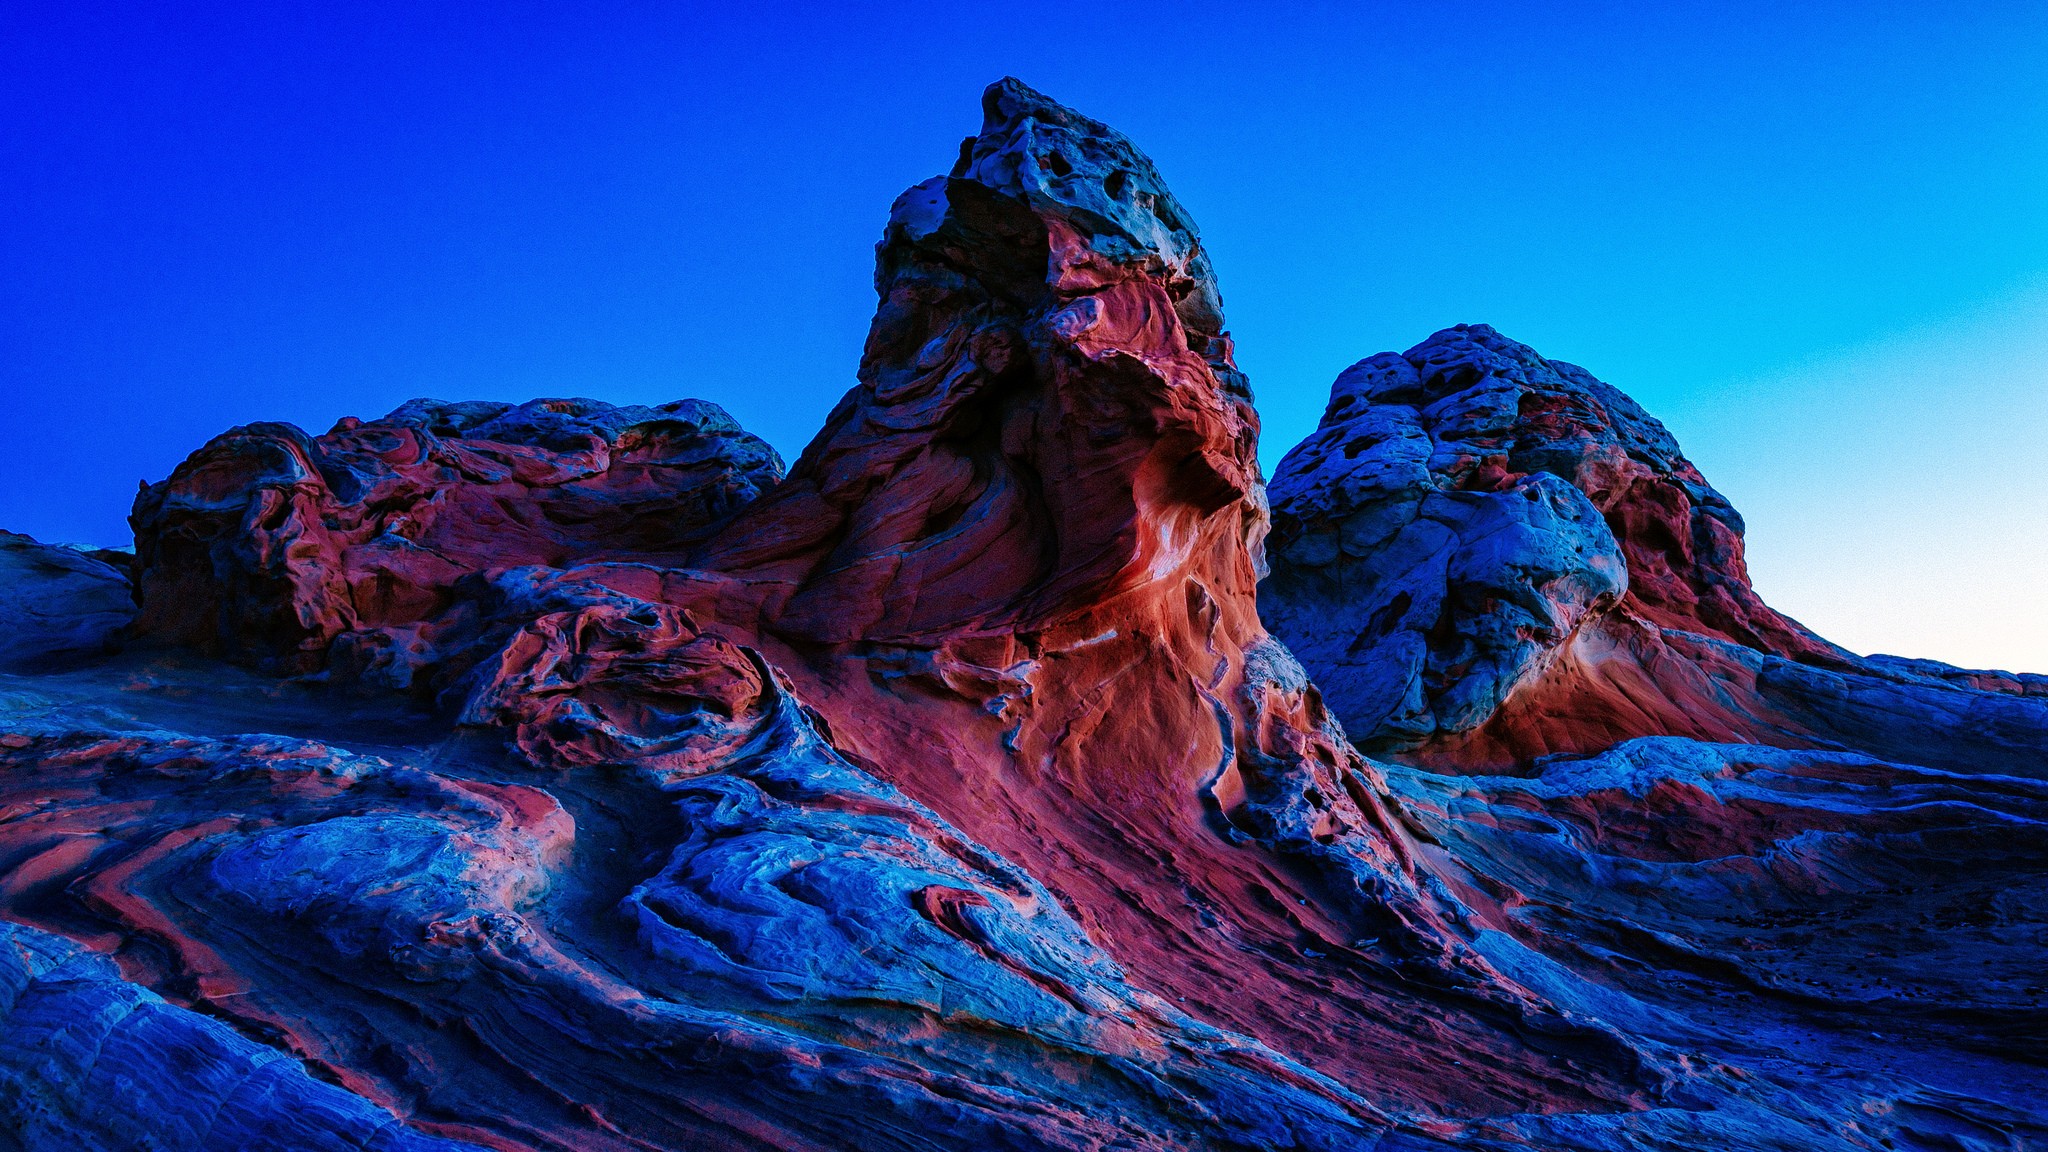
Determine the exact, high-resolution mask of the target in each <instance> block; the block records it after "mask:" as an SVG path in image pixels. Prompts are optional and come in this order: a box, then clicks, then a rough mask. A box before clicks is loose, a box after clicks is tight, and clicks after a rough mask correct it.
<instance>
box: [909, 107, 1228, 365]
mask: <svg viewBox="0 0 2048 1152" xmlns="http://www.w3.org/2000/svg"><path fill="white" fill-rule="evenodd" d="M981 107H982V126H981V132H980V134H979V135H976V136H970V137H968V138H967V139H966V140H964V141H962V142H961V145H960V159H959V162H958V163H956V164H955V165H954V166H953V171H952V172H951V174H950V176H949V177H948V179H951V180H971V181H974V182H975V183H978V184H981V185H983V186H985V187H987V188H989V189H991V190H993V191H996V192H1000V193H1003V194H1005V195H1009V196H1015V197H1018V198H1020V199H1023V200H1024V201H1026V202H1027V203H1029V204H1030V205H1031V207H1032V208H1033V209H1035V210H1036V211H1038V212H1040V213H1042V214H1044V215H1046V216H1049V217H1053V218H1056V219H1058V220H1061V221H1064V222H1066V223H1067V224H1069V225H1070V226H1071V227H1072V228H1073V229H1074V230H1075V231H1076V232H1077V233H1078V234H1079V236H1080V237H1081V238H1082V239H1083V241H1084V242H1085V248H1084V249H1081V250H1072V249H1068V250H1062V248H1061V246H1060V245H1058V244H1055V246H1054V265H1053V267H1052V268H1050V269H1049V274H1050V275H1051V276H1052V277H1053V279H1055V280H1056V281H1057V280H1061V279H1067V280H1079V281H1086V280H1087V279H1089V278H1090V275H1091V272H1090V269H1089V265H1091V264H1096V263H1097V262H1106V263H1108V264H1112V265H1126V266H1136V267H1138V268H1141V269H1143V270H1144V272H1145V273H1146V274H1147V275H1150V276H1154V277H1158V278H1160V279H1162V280H1164V281H1165V282H1166V284H1167V286H1168V290H1169V292H1170V293H1171V294H1172V295H1173V297H1174V299H1175V302H1176V308H1177V310H1178V311H1179V312H1180V314H1181V320H1182V322H1183V323H1185V324H1187V325H1188V327H1189V328H1190V329H1193V330H1199V331H1200V332H1201V333H1202V334H1204V335H1208V336H1213V335H1216V334H1219V333H1221V332H1222V330H1223V300H1222V297H1221V295H1220V294H1219V293H1218V291H1217V287H1216V277H1215V273H1214V272H1213V271H1212V270H1211V269H1210V266H1209V258H1208V255H1207V254H1206V253H1205V252H1204V251H1203V249H1202V240H1201V236H1200V235H1199V234H1198V233H1197V232H1196V230H1195V224H1194V218H1193V216H1192V215H1191V214H1190V213H1189V212H1188V210H1187V209H1186V208H1184V207H1182V206H1181V203H1180V201H1179V200H1177V199H1175V198H1174V195H1173V193H1172V192H1170V191H1168V190H1167V187H1166V181H1165V179H1164V178H1162V177H1161V176H1160V175H1159V170H1158V169H1157V168H1156V167H1154V166H1153V164H1152V161H1151V159H1150V158H1148V157H1147V156H1146V155H1145V154H1144V153H1143V152H1141V151H1139V150H1138V147H1137V145H1135V144H1133V143H1131V141H1130V140H1129V139H1128V138H1127V137H1125V136H1124V134H1123V133H1121V132H1118V131H1117V130H1116V129H1114V128H1111V127H1110V126H1109V125H1107V124H1104V123H1102V122H1101V121H1099V120H1094V119H1091V118H1089V117H1087V116H1083V115H1082V114H1081V113H1079V112H1076V111H1074V110H1073V109H1071V108H1068V107H1067V106H1065V105H1063V104H1061V103H1059V102H1058V101H1056V100H1054V99H1052V98H1051V97H1049V96H1047V95H1045V94H1044V93H1042V92H1039V91H1037V90H1036V89H1034V88H1032V87H1031V86H1029V85H1027V84H1025V83H1024V82H1023V81H1021V80H1018V79H1015V78H1014V77H1005V78H1004V79H1002V80H999V81H997V82H996V83H994V84H991V85H989V86H988V89H987V90H986V91H985V92H983V93H982V98H981ZM934 183H937V182H935V181H934V182H927V183H926V184H924V185H920V186H919V188H917V189H913V190H912V191H911V192H910V193H906V194H905V197H904V200H903V201H899V210H900V209H901V208H902V207H903V206H904V205H906V204H907V205H910V206H912V209H913V210H915V206H916V205H919V204H925V203H929V202H930V193H929V189H930V188H931V186H932V184H934ZM920 190H925V191H924V194H923V195H919V193H920ZM1102 274H1103V273H1102V271H1101V270H1100V269H1097V270H1095V271H1094V272H1093V275H1095V276H1101V275H1102Z"/></svg>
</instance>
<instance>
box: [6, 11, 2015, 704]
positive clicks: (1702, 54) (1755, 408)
mask: <svg viewBox="0 0 2048 1152" xmlns="http://www.w3.org/2000/svg"><path fill="white" fill-rule="evenodd" d="M1248 10H1249V9H1237V8H1233V7H1230V6H1223V5H1205V4H1180V5H1173V6H1166V5H1136V4H1117V3H1109V2H1102V3H1094V4H1086V5H1083V4H1066V3H1043V4H1034V5H1031V6H1029V7H1023V6H996V5H967V4H946V5H939V4H902V5H887V6H884V5H860V4H850V5H844V6H838V7H835V8H834V9H833V10H832V11H831V12H829V13H819V12H814V11H810V10H808V9H807V8H804V7H801V6H783V7H778V6H775V5H756V6H751V7H750V8H749V9H748V11H747V12H744V13H742V12H739V11H738V10H737V8H736V7H735V6H711V5H698V4H657V3H645V2H623V0H620V2H609V3H591V4H585V5H579V6H576V7H575V9H574V11H570V10H569V9H567V8H564V7H556V6H547V5H541V4H538V3H500V4H492V5H484V4H480V3H469V4H456V3H416V4H409V5H399V4H395V3H358V4H348V5H343V4H339V3H290V4H263V5H258V4H254V3H247V4H232V5H230V4H208V3H199V4H186V5H170V4H95V3H90V2H82V3H62V4H60V3H54V2H44V0H24V2H20V3H15V4H10V5H7V6H5V7H4V8H0V268H4V269H5V270H6V272H5V275H0V395H4V396H5V398H6V400H7V412H8V419H7V420H5V421H0V527H5V528H10V529H14V530H18V531H26V532H29V533H31V534H34V535H36V536H39V537H42V538H46V539H57V540H77V541H90V542H96V543H117V542H120V541H121V540H122V539H123V538H124V536H125V524H124V517H125V515H126V512H127V509H128V505H129V502H130V501H131V500H132V498H133V494H134V491H135V486H136V484H137V482H138V481H139V480H144V479H149V480H154V479H158V478H161V477H162V476H163V475H165V474H166V473H167V472H168V471H169V470H170V468H171V467H173V466H174V465H175V464H176V463H177V461H178V460H179V459H181V458H182V457H183V456H184V455H185V454H186V453H187V452H189V451H191V450H192V449H193V448H196V447H197V446H198V445H199V444H200V443H202V442H204V441H205V440H206V439H207V438H208V437H209V436H211V435H213V434H215V433H217V432H219V431H222V430H223V429H225V428H227V427H229V426H231V425H234V424H239V423H246V422H249V421H253V420H259V419H282V420H290V421H293V422H296V423H299V424H301V425H304V426H306V427H308V428H310V429H313V430H316V431H318V430H322V429H325V428H326V427H327V426H329V425H330V424H331V423H332V422H333V421H334V420H335V419H336V418H338V417H340V416H344V415H358V416H372V415H377V414H380V413H382V412H385V411H388V410H389V409H391V408H393V407H395V406H396V405H398V404H399V403H401V402H402V401H404V400H406V399H408V398H410V397H413V396H418V395H433V396H440V397H442V398H446V399H457V398H465V399H466V398H496V399H508V400H520V399H527V398H530V397H533V396H539V395H587V396H593V397H597V398H600V399H606V400H611V401H614V402H619V403H635V402H659V401H664V400H669V399H674V398H677V397H680V396H698V397H702V398H704V399H708V400H712V401H715V402H718V403H720V404H723V405H724V406H726V407H727V408H728V409H730V410H731V411H732V412H733V413H734V415H735V416H737V417H738V418H739V419H740V420H741V421H742V423H744V424H746V425H747V426H748V427H749V428H751V429H753V430H754V431H756V432H758V433H760V434H761V435H763V436H765V437H766V438H767V439H768V440H769V441H770V442H772V443H774V444H775V445H776V446H777V448H779V449H781V450H782V451H783V453H784V454H785V455H786V456H789V457H792V458H793V457H794V456H795V454H796V453H797V452H798V451H799V450H800V449H801V448H802V446H803V445H804V443H805V442H806V441H807V440H808V439H809V437H810V435H811V433H812V432H813V431H815V429H816V427H817V425H818V424H819V423H820V422H821V421H822V420H823V418H824V416H825V414H826V412H827V411H829V410H830V408H831V406H832V404H833V402H834V401H835V400H836V399H837V398H838V396H839V395H840V394H841V393H842V392H843V391H844V390H845V389H846V388H847V387H848V386H850V385H851V383H852V382H853V373H854V368H855V364H856V361H857V359H858V356H859V350H860V345H861V341H862V338H863V337H864V335H865V331H866V327H867V321H868V317H869V315H870V313H871V311H872V308H873V293H872V283H871V260H872V250H873V244H874V241H875V239H876V238H877V236H878V234H879V232H880V228H881V224H882V221H883V219H884V218H885V216H886V213H887V211H888V206H889V203H890V201H891V200H892V199H893V198H894V197H895V195H896V194H897V193H898V192H900V191H901V190H902V189H904V188H905V187H907V186H909V185H911V184H913V183H916V182H918V181H920V180H922V179H924V178H926V177H928V176H930V175H933V174H935V173H938V172H942V171H944V170H945V169H946V168H947V167H948V166H949V165H950V163H951V162H952V159H953V156H954V154H955V151H956V149H957V147H958V144H959V140H960V138H961V137H962V136H964V135H967V134H970V133H971V132H973V131H974V129H975V127H976V126H977V123H978V120H979V110H978V103H977V101H978V97H979V93H980V90H981V87H982V86H983V85H984V84H986V83H988V82H989V81H991V80H993V79H996V78H997V77H999V76H1002V75H1005V74H1014V75H1016V76H1019V77H1021V78H1022V79H1024V80H1026V81H1027V82H1029V83H1031V84H1033V85H1035V86H1037V87H1039V88H1041V89H1043V90H1045V91H1046V92H1048V93H1049V94H1051V95H1053V96H1054V97H1056V98H1058V99H1060V100H1062V101H1065V102H1067V103H1069V104H1071V105H1073V106H1074V107H1076V108H1078V109H1080V110H1082V111H1083V112H1086V113H1088V114H1090V115H1093V116H1096V117H1098V118H1100V119H1103V120H1105V121H1107V122H1109V123H1111V124H1113V125H1115V126H1117V127H1118V128H1120V129H1122V130H1123V131H1125V132H1126V133H1128V134H1129V135H1130V136H1131V137H1132V138H1133V139H1134V140H1135V141H1137V142H1138V144H1139V145H1140V146H1141V147H1143V148H1145V149H1146V150H1147V151H1148V152H1149V153H1150V154H1151V155H1152V156H1153V158H1154V159H1155V160H1156V161H1157V162H1158V163H1159V166H1160V168H1161V169H1162V171H1163V172H1164V173H1165V175H1166V178H1167V180H1168V182H1169V183H1170V184H1171V186H1172V187H1173V188H1174V190H1175V192H1176V194H1177V195H1178V196H1179V197H1180V198H1181V199H1182V200H1183V201H1184V202H1185V203H1186V205H1187V206H1188V208H1189V209H1190V211H1191V213H1192V214H1193V216H1194V217H1195V219H1196V220H1197V221H1198V222H1199V225H1200V227H1201V229H1202V232H1203V236H1204V238H1205V241H1206V243H1207V244H1208V246H1209V248H1210V249H1211V252H1212V254H1213V256H1214V260H1215V263H1216V266H1217V269H1218V273H1219V276H1220V278H1221V281H1222V286H1223V293H1224V300H1225V305H1226V312H1227V315H1228V317H1229V322H1230V326H1231V328H1232V330H1233V332H1234V334H1235V336H1236V338H1237V341H1238V348H1239V353H1240V360H1241V362H1242V363H1243V365H1244V366H1245V368H1246V369H1247V371H1248V372H1249V373H1250V375H1251V377H1252V382H1253V386H1254V388H1255V390H1256V391H1257V394H1258V398H1259V407H1260V411H1261V414H1262V417H1263V419H1264V421H1265V428H1266V432H1265V442H1264V450H1263V455H1264V457H1265V459H1266V460H1267V462H1268V465H1269V467H1270V465H1271V464H1272V463H1274V462H1277V460H1278V459H1279V457H1280V455H1281V454H1282V453H1283V452H1284V451H1285V450H1286V449H1287V448H1288V447H1289V446H1291V445H1292V444H1293V443H1295V442H1296V441H1297V440H1299V439H1300V438H1301V437H1302V436H1304V435H1306V434H1307V433H1308V432H1309V431H1310V430H1311V429H1312V428H1313V427H1314V425H1315V422H1316V419H1317V417H1318V416H1319V415H1320V413H1321V410H1322V407H1323V403H1324V400H1325V398H1326V396H1327V391H1328V387H1329V382H1330V380H1331V378H1332V377H1334V376H1335V375H1336V373H1337V372H1338V371H1339V370H1341V369H1342V368H1343V367H1344V366H1345V365H1346V364H1349V363H1350V362H1352V361H1354V360H1356V359H1358V358H1360V357H1362V356H1365V355H1368V354H1370V353H1373V352H1377V351H1381V350H1383V349H1389V348H1406V347H1408V346H1411V345H1413V344H1415V343H1417V342H1419V341H1420V340H1422V339H1423V338H1424V337H1426V336H1427V335H1428V334H1429V333H1430V332H1432V331H1435V330H1437V329H1439V328H1443V327H1446V326H1448V325H1451V324H1455V323H1461V322H1485V323H1490V324H1492V325H1494V326H1495V327H1497V328H1499V329H1500V330H1501V331H1503V332H1505V333H1506V334H1508V335H1510V336H1512V337H1514V338H1516V339H1518V340H1522V341H1524V342H1526V343H1529V344H1531V345H1533V346H1534V347H1536V348H1537V349H1538V350H1539V351H1541V352H1542V353H1544V354H1545V355H1547V356H1551V357H1554V358H1557V359H1563V360H1569V361H1572V362H1574V363H1577V364H1580V365H1583V366H1584V367H1586V368H1587V369H1588V370H1590V371H1592V372H1593V373H1595V374H1596V375H1598V376H1600V377H1601V378H1603V379H1606V380H1608V381H1610V382H1612V383H1614V384H1615V385H1617V386H1619V387H1621V388H1622V389H1624V390H1626V391H1628V392H1629V393H1630V394H1632V395H1634V396H1635V397H1636V398H1637V399H1638V400H1640V401H1641V402H1642V403H1643V404H1644V405H1645V406H1646V407H1648V408H1649V409H1650V410H1651V411H1652V412H1653V413H1655V414H1657V415H1658V416H1659V417H1661V418H1662V419H1663V420H1664V421H1665V422H1666V423H1667V424H1668V425H1670V426H1671V428H1672V430H1673V432H1674V433H1676V434H1677V436H1678V437H1679V439H1680V441H1681V443H1683V444H1684V446H1685V448H1686V450H1687V452H1688V454H1689V455H1690V456H1691V457H1692V458H1693V459H1694V461H1695V462H1696V463H1697V464H1699V466H1700V468H1701V470H1702V471H1703V472H1705V473H1706V475H1707V476H1708V478H1709V479H1710V480H1711V481H1713V482H1714V483H1715V484H1716V486H1718V487H1720V488H1721V489H1722V490H1723V491H1724V492H1726V493H1727V494H1728V495H1729V497H1730V498H1731V499H1732V500H1733V501H1734V502H1735V504H1736V506H1737V507H1738V508H1739V509H1741V510H1742V512H1743V514H1744V515H1745V517H1746V518H1747V520H1748V522H1749V525H1750V556H1751V562H1752V568H1753V570H1754V573H1755V576H1756V580H1757V584H1758V587H1759V589H1760V590H1761V591H1762V592H1763V593H1764V595H1765V596H1766V598H1767V599H1769V600H1771V602H1772V603H1773V604H1775V605H1776V606H1778V607H1779V608H1781V609H1783V610H1785V611H1787V612H1789V613H1791V614H1792V615H1794V616H1797V617H1799V618H1800V619H1801V620H1803V621H1804V622H1806V623H1807V624H1809V625H1810V626H1812V627H1814V628H1815V629H1816V630H1818V631H1819V632H1821V633H1822V634H1823V635H1826V636H1828V637H1830V638H1831V639H1834V640H1836V641H1837V642H1840V643H1842V644H1845V645H1846V646H1848V647H1850V648H1852V649H1855V650H1857V651H1864V652H1869V651H1889V652H1895V653H1899V654H1903V655H1914V656H1929V657H1934V658H1938V659H1943V660H1948V661H1951V662H1955V663H1959V664H1964V665H1970V666H1993V667H2009V668H2017V669H2022V670H2033V671H2048V575H2044V574H2048V8H2044V7H2042V6H2040V5H2036V4H2022V3H2004V4H1996V3H1954V4H1943V5H1939V6H1936V5H1925V4H1920V5H1904V4H1900V5H1882V4H1878V5H1872V4H1846V3H1843V4H1786V3H1773V4H1761V3H1759V4H1745V3H1721V4H1696V5H1675V4H1673V5H1622V4H1524V5H1506V4H1463V5H1451V4H1424V3H1389V4H1363V5H1328V4H1287V5H1278V6H1262V7H1261V8H1259V9H1258V10H1257V14H1256V15H1252V16H1246V15H1242V14H1241V13H1242V12H1243V11H1248Z"/></svg>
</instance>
